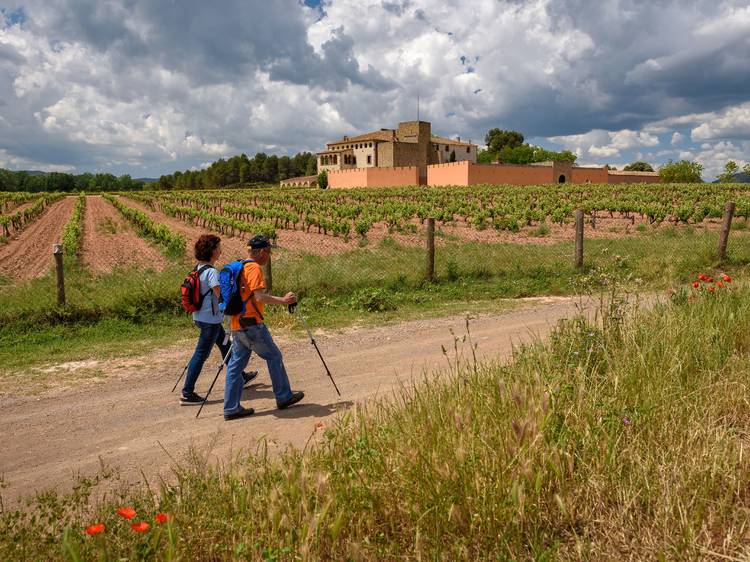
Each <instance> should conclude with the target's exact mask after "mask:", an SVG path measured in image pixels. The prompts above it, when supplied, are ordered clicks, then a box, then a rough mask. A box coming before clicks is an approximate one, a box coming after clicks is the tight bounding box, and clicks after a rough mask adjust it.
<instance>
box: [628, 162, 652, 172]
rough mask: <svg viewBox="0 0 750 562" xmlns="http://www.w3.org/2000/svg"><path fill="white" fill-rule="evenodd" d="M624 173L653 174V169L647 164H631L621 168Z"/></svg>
mask: <svg viewBox="0 0 750 562" xmlns="http://www.w3.org/2000/svg"><path fill="white" fill-rule="evenodd" d="M623 170H625V171H626V172H653V171H654V168H653V167H652V166H651V164H649V163H648V162H641V161H638V162H633V163H631V164H628V165H627V166H625V167H624V168H623Z"/></svg>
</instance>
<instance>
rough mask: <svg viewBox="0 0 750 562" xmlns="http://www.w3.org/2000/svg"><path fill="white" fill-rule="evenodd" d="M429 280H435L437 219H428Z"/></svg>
mask: <svg viewBox="0 0 750 562" xmlns="http://www.w3.org/2000/svg"><path fill="white" fill-rule="evenodd" d="M426 273H427V280H428V281H434V280H435V219H427V272H426Z"/></svg>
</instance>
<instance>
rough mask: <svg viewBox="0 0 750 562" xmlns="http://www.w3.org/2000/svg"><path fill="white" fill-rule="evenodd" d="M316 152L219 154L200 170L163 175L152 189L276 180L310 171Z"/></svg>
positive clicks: (274, 181)
mask: <svg viewBox="0 0 750 562" xmlns="http://www.w3.org/2000/svg"><path fill="white" fill-rule="evenodd" d="M316 167H317V156H315V154H312V153H310V152H300V153H299V154H296V155H294V156H274V155H271V156H269V155H267V154H265V153H264V152H259V153H257V154H256V155H255V156H254V157H252V158H248V156H247V155H246V154H240V155H239V156H233V157H231V158H228V159H226V160H225V159H224V158H220V159H219V160H217V161H216V162H213V163H212V164H211V165H210V166H208V167H207V168H205V169H203V170H185V171H184V172H175V173H173V174H169V175H163V176H161V177H160V178H159V180H158V181H157V182H155V183H154V184H150V187H151V188H153V189H203V188H216V187H228V186H234V187H243V186H250V185H253V184H276V183H278V182H279V181H280V180H285V179H287V178H293V177H297V176H305V175H314V174H315V169H316Z"/></svg>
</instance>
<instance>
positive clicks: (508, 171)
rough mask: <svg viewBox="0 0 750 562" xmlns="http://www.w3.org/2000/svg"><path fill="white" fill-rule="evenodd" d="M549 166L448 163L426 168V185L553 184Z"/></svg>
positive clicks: (551, 171) (466, 162)
mask: <svg viewBox="0 0 750 562" xmlns="http://www.w3.org/2000/svg"><path fill="white" fill-rule="evenodd" d="M552 173H553V169H552V167H551V166H510V165H505V164H503V165H500V166H499V165H494V164H474V163H472V162H468V161H465V162H450V163H448V164H437V165H434V166H428V167H427V185H433V186H438V185H475V184H480V183H488V184H504V183H508V184H515V185H535V184H540V183H553V178H552Z"/></svg>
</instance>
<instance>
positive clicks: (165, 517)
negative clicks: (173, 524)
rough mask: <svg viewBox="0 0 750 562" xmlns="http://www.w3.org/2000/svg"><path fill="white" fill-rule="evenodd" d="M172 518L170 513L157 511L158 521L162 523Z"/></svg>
mask: <svg viewBox="0 0 750 562" xmlns="http://www.w3.org/2000/svg"><path fill="white" fill-rule="evenodd" d="M170 519H172V518H171V517H170V516H169V514H168V513H157V514H156V522H157V523H158V524H159V525H161V524H162V523H166V522H167V521H169V520H170Z"/></svg>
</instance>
